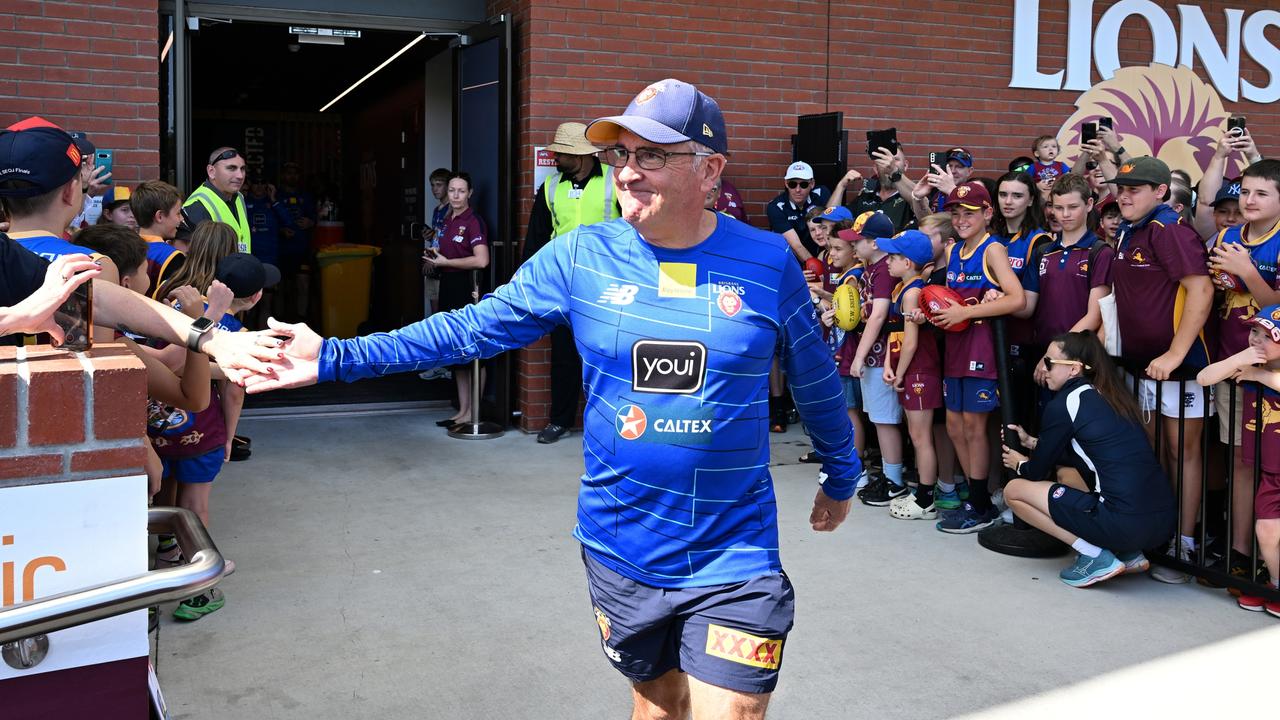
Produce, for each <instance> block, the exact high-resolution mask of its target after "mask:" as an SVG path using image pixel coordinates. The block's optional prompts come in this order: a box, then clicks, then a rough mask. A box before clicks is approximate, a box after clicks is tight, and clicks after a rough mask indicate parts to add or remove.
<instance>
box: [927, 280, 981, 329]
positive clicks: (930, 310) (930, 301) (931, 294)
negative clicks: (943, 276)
mask: <svg viewBox="0 0 1280 720" xmlns="http://www.w3.org/2000/svg"><path fill="white" fill-rule="evenodd" d="M948 300H949V301H951V302H954V303H956V304H957V305H963V304H964V299H963V298H961V297H960V293H958V292H956V291H955V290H952V289H951V288H949V287H947V286H946V285H925V286H924V288H923V289H921V290H920V310H921V312H923V313H924V316H925V317H926V318H928V319H929V322H933V316H934V315H936V314H937V313H938V311H939V310H942V309H943V308H946V307H950V305H951V302H948ZM967 327H969V321H968V320H965V321H963V322H959V323H956V324H955V325H952V326H951V327H948V328H943V330H946V331H947V332H960V331H961V330H964V329H965V328H967Z"/></svg>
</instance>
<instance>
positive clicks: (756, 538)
mask: <svg viewBox="0 0 1280 720" xmlns="http://www.w3.org/2000/svg"><path fill="white" fill-rule="evenodd" d="M556 325H568V326H570V327H571V328H572V329H573V334H574V339H575V342H576V343H577V346H578V351H579V353H580V354H581V356H582V366H583V368H582V369H583V382H584V385H585V387H586V395H587V402H586V410H585V412H584V421H583V423H584V433H583V443H582V445H583V456H584V460H585V465H586V473H585V474H584V475H583V476H582V486H581V489H580V491H579V494H578V523H577V527H576V528H575V530H574V536H575V537H576V538H577V539H578V540H580V541H581V542H582V544H583V545H584V546H585V547H586V548H587V550H588V551H589V552H591V553H593V555H594V556H595V557H597V558H598V559H599V560H600V561H601V562H602V563H604V564H605V565H607V566H608V567H611V568H612V569H614V570H615V571H616V572H618V573H620V574H622V575H625V576H627V577H630V578H632V579H634V580H637V581H639V582H643V583H646V584H648V585H652V586H657V587H701V586H706V585H715V584H721V583H730V582H739V581H742V580H746V579H749V578H752V577H756V576H759V575H762V574H765V573H768V572H775V571H777V570H779V569H780V568H781V562H780V560H779V556H778V524H777V508H776V502H775V498H774V492H773V481H772V479H771V477H770V474H769V428H768V423H769V412H768V404H769V398H768V391H769V367H770V364H771V361H772V358H773V356H774V354H775V352H776V353H778V355H779V356H780V357H781V359H782V362H783V366H784V368H785V370H786V372H787V376H788V378H789V380H790V382H791V387H792V390H793V393H794V397H795V403H796V407H797V409H798V410H799V412H800V415H801V417H802V418H803V419H804V423H805V426H806V427H807V428H808V430H809V433H810V437H811V438H812V441H813V444H814V447H815V449H816V450H817V451H818V453H819V454H820V455H821V456H822V457H823V458H825V460H826V461H825V463H824V470H825V471H826V473H827V475H828V477H829V479H828V480H827V481H826V482H825V484H824V486H823V487H824V488H825V492H826V494H827V495H829V496H830V497H832V498H834V499H837V500H844V499H847V498H848V497H850V496H851V495H852V494H853V490H854V483H855V481H856V478H857V476H858V475H859V473H860V472H861V470H862V466H861V463H860V462H859V460H858V456H857V452H856V450H855V449H854V442H853V429H852V427H851V425H850V422H849V419H848V416H847V415H846V411H845V401H844V396H843V394H842V392H841V386H840V381H839V378H838V377H837V375H836V368H835V365H834V364H833V363H832V360H831V355H830V353H828V352H827V348H826V345H825V344H824V343H823V341H822V333H821V331H820V329H819V327H818V324H817V321H816V317H815V315H814V309H813V306H812V304H811V303H810V299H809V290H808V288H807V287H806V286H805V283H804V278H803V276H802V275H801V272H800V267H799V265H798V263H796V261H795V258H794V257H793V256H792V255H791V251H790V249H789V248H788V247H787V244H786V241H785V240H783V239H782V237H780V236H778V235H774V234H772V233H766V232H763V231H760V230H756V229H754V228H752V227H750V226H748V225H745V224H743V223H740V222H738V221H736V220H734V219H732V218H728V217H725V216H722V215H717V227H716V230H715V231H714V232H713V233H712V234H711V236H710V237H708V238H707V239H706V240H705V241H703V242H701V243H699V244H698V245H696V246H695V247H692V248H686V249H677V250H673V249H667V248H661V247H656V246H654V245H650V244H649V243H647V242H645V241H644V240H643V239H642V238H641V237H640V235H639V233H637V232H636V230H635V229H634V228H632V227H631V226H630V225H628V224H627V223H626V222H625V221H623V220H614V221H610V222H605V223H600V224H597V225H591V226H586V227H581V228H578V229H576V230H574V231H572V232H570V233H568V234H566V235H563V236H560V237H558V238H556V239H554V240H553V241H552V242H551V243H549V244H548V245H547V246H546V247H544V248H543V249H542V250H540V251H539V252H538V253H536V254H535V255H534V256H533V257H532V258H530V259H529V261H527V262H525V263H524V264H523V265H521V267H520V269H519V270H518V271H517V272H516V274H515V276H514V277H513V278H512V279H511V282H510V283H508V284H507V285H504V286H502V287H500V288H498V289H497V290H496V291H495V292H494V293H493V294H492V295H489V296H487V297H485V298H484V299H483V300H481V301H480V302H479V303H477V304H476V305H473V306H469V307H466V308H463V309H461V310H459V311H457V312H452V313H446V314H438V315H433V316H431V317H430V318H428V319H426V320H423V321H421V322H419V323H416V324H414V325H410V326H408V327H405V328H402V329H400V330H396V331H393V332H389V333H380V334H376V335H370V336H367V337H361V338H353V339H350V340H338V339H329V340H326V341H325V342H324V347H323V350H322V352H321V357H320V368H319V373H320V380H321V381H322V382H323V381H331V380H341V381H344V382H350V381H353V380H358V379H361V378H366V377H371V376H374V375H383V374H388V373H396V372H409V371H417V370H421V369H425V368H431V367H437V366H440V365H454V364H460V363H464V362H467V361H470V360H472V359H474V358H476V357H481V358H487V357H492V356H494V355H497V354H499V353H501V352H504V351H506V350H511V349H513V348H517V347H521V346H523V345H527V344H529V343H531V342H533V341H535V340H537V339H538V338H540V337H542V336H543V335H545V334H546V333H547V332H549V331H550V330H551V329H552V328H553V327H554V326H556ZM807 509H808V508H804V510H807Z"/></svg>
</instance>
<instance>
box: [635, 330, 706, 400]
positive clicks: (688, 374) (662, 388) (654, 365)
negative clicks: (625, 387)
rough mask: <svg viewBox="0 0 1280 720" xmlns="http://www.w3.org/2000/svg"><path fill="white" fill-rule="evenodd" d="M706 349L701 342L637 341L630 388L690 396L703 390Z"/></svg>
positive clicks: (647, 391) (638, 390)
mask: <svg viewBox="0 0 1280 720" xmlns="http://www.w3.org/2000/svg"><path fill="white" fill-rule="evenodd" d="M706 375H707V348H706V346H705V345H703V344H702V343H700V342H692V341H677V340H638V341H636V343H635V344H634V345H632V346H631V389H632V390H635V391H636V392H646V393H666V394H677V395H688V394H691V393H696V392H698V391H699V390H701V389H702V383H703V380H704V379H705V378H706Z"/></svg>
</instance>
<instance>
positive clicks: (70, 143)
mask: <svg viewBox="0 0 1280 720" xmlns="http://www.w3.org/2000/svg"><path fill="white" fill-rule="evenodd" d="M81 158H82V154H81V152H80V148H79V147H78V146H77V144H76V141H75V139H74V138H72V137H71V135H69V134H68V133H67V131H66V130H63V129H62V128H60V127H58V126H57V125H54V124H53V123H51V122H49V121H48V120H45V119H44V118H41V117H31V118H27V119H26V120H22V121H21V122H17V123H14V124H13V125H10V126H9V127H8V128H6V129H5V130H0V181H6V180H23V181H25V184H24V185H23V186H22V187H14V188H8V189H0V197H11V198H29V197H35V196H37V195H44V194H45V193H51V192H53V191H54V190H57V189H58V188H60V187H62V186H63V185H66V184H67V183H68V182H70V181H71V179H72V178H74V177H75V176H76V175H77V174H78V173H79V172H80V161H81Z"/></svg>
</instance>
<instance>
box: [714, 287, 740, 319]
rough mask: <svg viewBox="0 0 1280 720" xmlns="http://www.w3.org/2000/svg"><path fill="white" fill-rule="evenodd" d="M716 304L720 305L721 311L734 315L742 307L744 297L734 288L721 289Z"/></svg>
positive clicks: (730, 315) (729, 315)
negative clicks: (739, 295)
mask: <svg viewBox="0 0 1280 720" xmlns="http://www.w3.org/2000/svg"><path fill="white" fill-rule="evenodd" d="M716 305H718V306H719V307H720V312H722V313H724V314H725V315H727V316H728V317H733V316H734V315H737V314H738V311H739V310H741V309H742V298H740V297H738V294H737V293H735V292H733V291H732V290H727V289H726V290H721V291H720V297H718V298H716Z"/></svg>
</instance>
